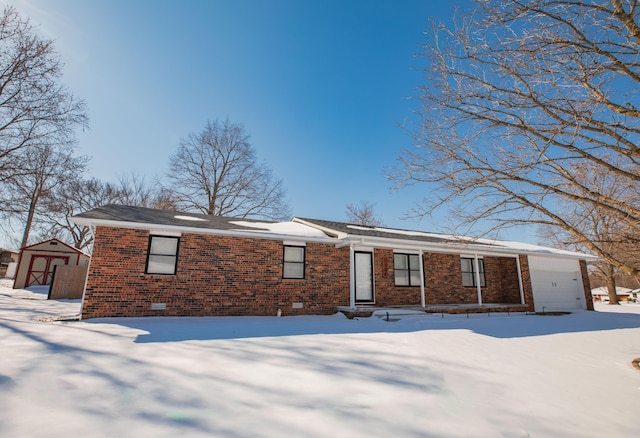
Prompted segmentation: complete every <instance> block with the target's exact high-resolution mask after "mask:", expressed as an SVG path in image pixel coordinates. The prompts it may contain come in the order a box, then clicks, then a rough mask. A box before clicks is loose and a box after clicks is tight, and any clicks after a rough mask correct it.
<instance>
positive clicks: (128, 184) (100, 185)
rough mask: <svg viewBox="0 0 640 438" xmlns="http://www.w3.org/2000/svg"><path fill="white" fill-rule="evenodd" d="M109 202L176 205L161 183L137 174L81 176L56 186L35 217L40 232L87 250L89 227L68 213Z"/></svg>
mask: <svg viewBox="0 0 640 438" xmlns="http://www.w3.org/2000/svg"><path fill="white" fill-rule="evenodd" d="M106 204H124V205H135V206H140V207H147V208H163V209H174V207H175V202H174V200H173V198H171V196H170V195H169V194H168V193H166V191H165V190H162V188H160V187H159V186H158V185H151V184H149V183H147V182H146V180H145V178H144V177H142V176H139V175H136V174H130V175H127V176H121V177H120V178H119V179H118V182H117V183H110V182H103V181H101V180H99V179H97V178H90V179H86V180H85V179H83V178H82V177H80V176H77V177H76V178H72V179H68V180H67V181H66V182H65V183H64V184H63V185H60V186H58V187H57V189H56V190H55V192H54V193H53V195H52V196H49V197H48V198H47V199H46V201H45V204H44V206H43V212H42V213H41V214H39V215H38V216H37V217H36V221H37V225H38V231H39V233H40V235H41V236H46V237H58V238H60V239H61V240H64V241H67V242H70V243H71V244H73V246H74V247H75V248H78V249H81V250H84V251H88V250H90V249H91V245H92V243H93V235H92V234H91V232H90V230H89V228H87V227H85V226H81V225H76V224H75V223H73V222H71V221H70V220H69V217H71V216H74V215H76V214H78V213H82V212H85V211H88V210H92V209H94V208H98V207H101V206H103V205H106Z"/></svg>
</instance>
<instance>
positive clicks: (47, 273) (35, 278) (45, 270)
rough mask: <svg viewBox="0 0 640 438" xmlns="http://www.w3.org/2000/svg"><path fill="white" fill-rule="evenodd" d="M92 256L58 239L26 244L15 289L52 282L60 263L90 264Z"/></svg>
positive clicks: (21, 253) (22, 250)
mask: <svg viewBox="0 0 640 438" xmlns="http://www.w3.org/2000/svg"><path fill="white" fill-rule="evenodd" d="M89 260H90V257H89V256H88V255H86V254H85V253H83V252H82V251H80V250H79V249H76V248H73V247H72V246H69V245H67V244H66V243H64V242H62V241H61V240H58V239H49V240H45V241H44V242H40V243H36V244H33V245H29V246H25V247H24V248H22V249H21V250H20V256H19V257H18V268H17V270H16V276H15V281H14V282H13V288H14V289H23V288H25V287H29V286H35V285H42V286H44V285H48V284H51V277H52V276H53V271H54V269H55V267H56V266H58V265H71V266H77V265H88V264H89Z"/></svg>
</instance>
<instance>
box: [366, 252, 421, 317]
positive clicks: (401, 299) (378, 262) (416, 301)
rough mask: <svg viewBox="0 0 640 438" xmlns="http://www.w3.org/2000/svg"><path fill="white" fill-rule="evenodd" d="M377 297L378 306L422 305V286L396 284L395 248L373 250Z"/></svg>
mask: <svg viewBox="0 0 640 438" xmlns="http://www.w3.org/2000/svg"><path fill="white" fill-rule="evenodd" d="M373 262H374V271H373V272H374V281H375V299H376V305H377V306H403V305H404V306H408V305H416V306H419V305H420V286H417V287H416V286H396V285H395V273H394V268H393V250H391V249H375V250H374V251H373Z"/></svg>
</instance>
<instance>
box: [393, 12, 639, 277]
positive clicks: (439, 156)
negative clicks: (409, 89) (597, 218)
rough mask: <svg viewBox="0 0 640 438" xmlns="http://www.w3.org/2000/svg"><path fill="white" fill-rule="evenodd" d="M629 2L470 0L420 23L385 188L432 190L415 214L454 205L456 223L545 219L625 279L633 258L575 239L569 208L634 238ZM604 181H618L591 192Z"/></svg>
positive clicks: (635, 134)
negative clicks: (396, 156) (412, 103)
mask: <svg viewBox="0 0 640 438" xmlns="http://www.w3.org/2000/svg"><path fill="white" fill-rule="evenodd" d="M637 6H638V5H637V2H636V1H632V0H592V1H571V0H565V1H550V0H534V1H502V0H484V1H478V2H477V4H476V8H475V9H473V10H471V11H466V12H462V13H460V14H459V15H457V16H456V17H454V20H453V23H454V24H453V25H451V26H448V27H445V26H442V25H434V28H433V32H431V33H429V37H428V40H427V42H426V43H425V44H424V46H423V49H424V50H423V52H422V55H423V56H424V59H425V60H426V62H427V65H426V68H425V70H424V71H425V84H424V86H423V87H421V88H420V92H419V96H418V98H419V99H418V101H419V102H420V106H419V108H418V109H417V114H418V116H419V119H420V125H419V127H417V128H415V129H413V130H412V135H413V138H414V141H415V145H416V146H417V148H415V149H413V150H410V151H406V152H404V153H403V154H402V155H401V157H400V160H399V164H398V165H397V166H396V167H395V168H393V169H392V170H391V177H392V178H393V179H394V180H395V182H396V183H397V186H399V187H401V186H404V185H407V184H414V183H428V184H432V185H434V186H435V188H436V189H437V190H434V191H431V193H438V194H439V196H437V197H433V198H428V199H425V200H424V202H423V203H422V204H421V206H420V207H419V209H418V210H417V212H418V213H419V214H428V213H431V212H433V211H434V210H435V209H437V208H440V207H442V206H455V207H456V209H457V211H458V212H462V218H463V219H464V221H465V222H466V223H469V222H474V221H478V220H486V219H495V220H496V221H497V224H498V226H503V225H505V224H521V223H536V224H543V225H551V226H554V227H559V228H561V229H563V230H565V231H566V232H569V233H570V234H571V235H572V236H573V237H574V238H575V239H576V240H579V241H580V242H581V243H582V244H583V245H584V246H585V247H586V248H588V249H589V250H591V251H593V252H594V253H596V254H597V255H599V256H601V257H602V258H604V259H606V260H607V261H609V262H611V263H612V264H614V265H615V266H617V267H619V268H621V269H623V270H625V271H626V272H629V273H633V274H636V275H637V274H638V273H639V272H640V265H638V264H637V263H629V261H628V260H625V259H624V258H622V257H620V256H619V255H618V254H619V251H617V250H615V249H613V248H614V247H615V246H616V245H612V244H611V242H610V237H611V236H606V238H605V239H606V240H607V242H606V244H605V242H602V241H599V240H598V239H599V238H598V236H595V237H594V236H593V235H592V234H591V233H585V227H581V226H580V222H579V221H580V220H581V219H580V218H581V215H579V214H576V211H580V210H582V211H589V210H593V209H597V210H598V211H599V212H601V214H600V215H601V216H606V217H611V218H614V219H613V220H615V223H616V224H617V225H616V226H617V228H618V229H620V230H624V231H623V232H621V233H620V234H618V235H617V237H616V238H617V239H619V243H620V244H628V242H629V241H630V239H636V237H635V236H638V235H640V233H639V232H640V225H639V224H640V203H639V201H640V190H639V189H640V167H639V165H638V163H639V161H638V160H639V159H640V146H639V145H640V125H639V123H638V122H639V121H640V98H639V96H638V91H639V90H640V50H639V47H640V25H639V20H638V8H637ZM595 174H597V175H598V179H597V180H595V179H593V178H592V177H591V176H592V175H595ZM603 181H604V182H605V183H604V184H603ZM607 181H609V182H613V181H615V183H616V184H617V185H618V188H617V189H616V190H608V191H603V190H601V188H602V187H603V186H605V187H607V186H608V187H610V186H611V184H606V182H607ZM576 218H577V219H576ZM576 221H578V222H576Z"/></svg>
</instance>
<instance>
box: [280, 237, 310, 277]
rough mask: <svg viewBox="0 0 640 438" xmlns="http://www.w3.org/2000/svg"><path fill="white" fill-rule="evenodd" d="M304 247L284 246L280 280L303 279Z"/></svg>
mask: <svg viewBox="0 0 640 438" xmlns="http://www.w3.org/2000/svg"><path fill="white" fill-rule="evenodd" d="M304 258H305V247H304V246H290V245H285V246H284V251H283V255H282V278H298V279H302V278H304Z"/></svg>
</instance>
